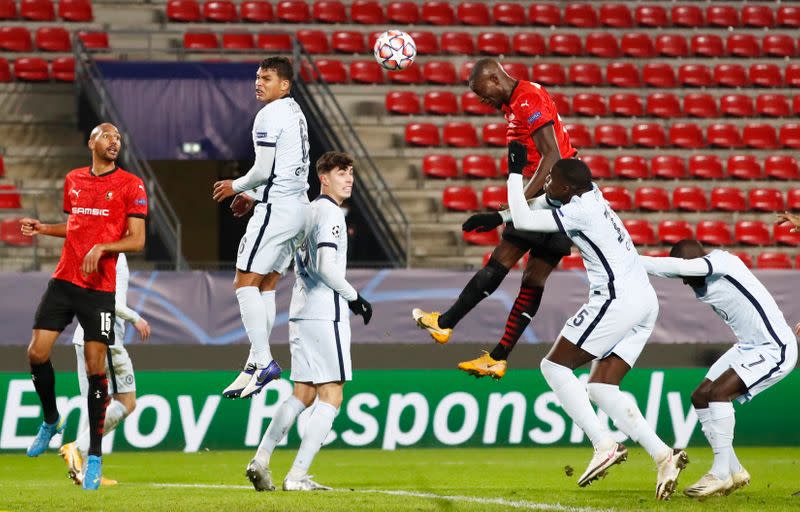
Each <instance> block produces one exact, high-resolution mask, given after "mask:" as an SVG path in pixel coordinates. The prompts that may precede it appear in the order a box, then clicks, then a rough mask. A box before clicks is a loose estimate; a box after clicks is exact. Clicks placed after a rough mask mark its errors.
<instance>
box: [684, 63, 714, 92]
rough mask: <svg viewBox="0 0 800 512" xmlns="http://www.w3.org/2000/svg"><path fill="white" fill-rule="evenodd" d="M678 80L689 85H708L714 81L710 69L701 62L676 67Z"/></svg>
mask: <svg viewBox="0 0 800 512" xmlns="http://www.w3.org/2000/svg"><path fill="white" fill-rule="evenodd" d="M678 81H679V82H680V83H681V84H683V85H686V86H689V87H709V86H710V85H711V84H713V83H714V79H713V77H712V76H711V70H709V69H708V68H707V67H706V66H704V65H702V64H683V65H681V66H680V67H679V68H678Z"/></svg>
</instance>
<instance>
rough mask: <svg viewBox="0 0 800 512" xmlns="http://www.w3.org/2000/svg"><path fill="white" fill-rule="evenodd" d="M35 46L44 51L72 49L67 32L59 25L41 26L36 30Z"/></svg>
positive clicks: (67, 50)
mask: <svg viewBox="0 0 800 512" xmlns="http://www.w3.org/2000/svg"><path fill="white" fill-rule="evenodd" d="M34 40H35V41H36V48H38V49H39V50H43V51H46V52H69V51H72V42H71V41H70V35H69V32H67V30H66V29H64V28H61V27H42V28H40V29H37V30H36V35H35V36H34Z"/></svg>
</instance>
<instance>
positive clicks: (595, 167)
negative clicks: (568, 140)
mask: <svg viewBox="0 0 800 512" xmlns="http://www.w3.org/2000/svg"><path fill="white" fill-rule="evenodd" d="M581 160H582V161H583V163H585V164H586V165H588V166H589V169H590V170H591V171H592V179H595V180H596V179H603V178H610V177H611V165H610V164H609V163H608V158H606V157H604V156H603V155H583V154H582V155H581ZM798 197H800V194H798Z"/></svg>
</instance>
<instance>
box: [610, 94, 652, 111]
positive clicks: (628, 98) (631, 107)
mask: <svg viewBox="0 0 800 512" xmlns="http://www.w3.org/2000/svg"><path fill="white" fill-rule="evenodd" d="M608 110H609V111H610V112H611V114H613V115H615V116H624V117H638V116H641V115H643V114H644V105H642V97H641V96H639V95H638V94H628V93H619V94H612V95H611V96H609V98H608Z"/></svg>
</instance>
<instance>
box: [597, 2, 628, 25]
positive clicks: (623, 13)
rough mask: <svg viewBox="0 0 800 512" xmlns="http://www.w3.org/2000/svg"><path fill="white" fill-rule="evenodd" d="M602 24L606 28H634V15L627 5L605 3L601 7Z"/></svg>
mask: <svg viewBox="0 0 800 512" xmlns="http://www.w3.org/2000/svg"><path fill="white" fill-rule="evenodd" d="M599 14H600V24H601V25H603V26H604V27H612V28H630V27H632V26H633V14H631V11H630V9H628V6H627V5H625V4H612V3H608V4H607V3H603V4H601V5H600V10H599Z"/></svg>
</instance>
